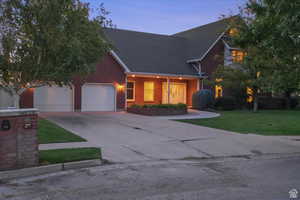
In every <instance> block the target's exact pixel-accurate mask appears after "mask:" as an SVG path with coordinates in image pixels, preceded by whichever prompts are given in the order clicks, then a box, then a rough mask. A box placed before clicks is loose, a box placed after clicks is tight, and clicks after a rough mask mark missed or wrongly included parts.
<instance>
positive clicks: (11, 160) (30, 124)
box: [0, 109, 39, 170]
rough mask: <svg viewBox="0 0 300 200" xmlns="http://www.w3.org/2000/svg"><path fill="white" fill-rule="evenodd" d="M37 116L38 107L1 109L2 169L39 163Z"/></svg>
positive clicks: (0, 152)
mask: <svg viewBox="0 0 300 200" xmlns="http://www.w3.org/2000/svg"><path fill="white" fill-rule="evenodd" d="M37 118H38V116H37V110H36V109H16V110H0V170H7V169H16V168H24V167H31V166H36V165H38V161H39V157H38V139H37ZM7 122H8V123H7Z"/></svg>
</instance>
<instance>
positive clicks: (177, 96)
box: [162, 82, 186, 104]
mask: <svg viewBox="0 0 300 200" xmlns="http://www.w3.org/2000/svg"><path fill="white" fill-rule="evenodd" d="M162 103H163V104H167V103H168V83H167V82H164V83H163V95H162ZM169 103H170V104H178V103H186V84H185V83H174V82H171V83H170V102H169Z"/></svg>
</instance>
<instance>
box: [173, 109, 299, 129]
mask: <svg viewBox="0 0 300 200" xmlns="http://www.w3.org/2000/svg"><path fill="white" fill-rule="evenodd" d="M220 114H221V116H220V117H217V118H213V119H190V120H178V121H181V122H186V123H191V124H195V125H199V126H206V127H211V128H217V129H223V130H228V131H233V132H238V133H252V134H259V135H300V111H299V110H290V111H285V110H260V111H258V112H257V113H254V112H251V111H223V112H220Z"/></svg>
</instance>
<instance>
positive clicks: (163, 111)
mask: <svg viewBox="0 0 300 200" xmlns="http://www.w3.org/2000/svg"><path fill="white" fill-rule="evenodd" d="M127 112H129V113H134V114H140V115H149V116H164V115H165V116H167V115H184V114H187V105H186V104H151V105H147V104H146V105H132V106H130V107H129V108H127Z"/></svg>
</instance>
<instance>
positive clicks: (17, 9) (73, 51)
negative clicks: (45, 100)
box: [0, 0, 111, 107]
mask: <svg viewBox="0 0 300 200" xmlns="http://www.w3.org/2000/svg"><path fill="white" fill-rule="evenodd" d="M89 11H90V9H89V5H88V4H86V3H82V2H80V0H51V1H49V0H2V1H1V3H0V27H1V31H0V88H2V89H4V90H5V91H7V92H9V93H10V94H11V95H12V96H13V97H14V101H15V102H14V105H15V107H18V106H19V96H20V95H21V94H22V93H23V92H24V91H25V90H26V89H27V88H34V87H40V86H43V85H49V86H51V85H54V84H55V85H59V86H63V85H70V84H71V81H72V78H73V77H74V76H76V75H87V74H88V73H90V72H91V71H93V70H94V67H95V65H94V63H96V62H97V61H98V60H99V59H101V57H102V56H104V55H105V54H106V53H107V52H108V51H109V49H110V44H109V43H108V42H107V41H106V40H105V36H104V34H103V31H102V27H103V26H105V25H110V24H111V20H108V19H107V18H106V15H107V14H108V13H107V12H106V11H105V9H104V7H103V5H102V4H101V7H100V13H99V14H97V15H96V17H94V18H89V17H90V16H89Z"/></svg>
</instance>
